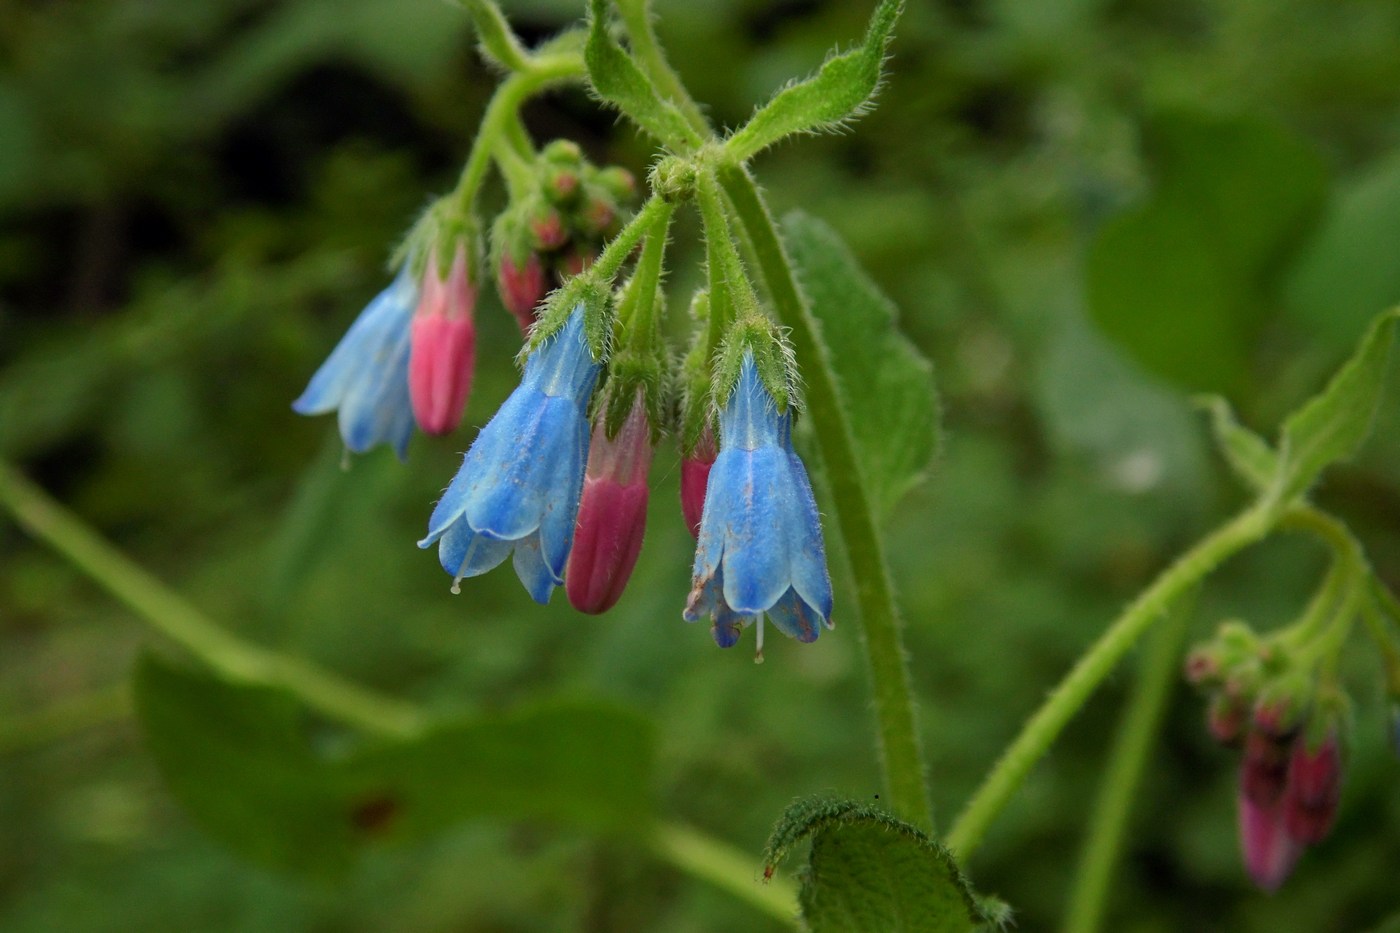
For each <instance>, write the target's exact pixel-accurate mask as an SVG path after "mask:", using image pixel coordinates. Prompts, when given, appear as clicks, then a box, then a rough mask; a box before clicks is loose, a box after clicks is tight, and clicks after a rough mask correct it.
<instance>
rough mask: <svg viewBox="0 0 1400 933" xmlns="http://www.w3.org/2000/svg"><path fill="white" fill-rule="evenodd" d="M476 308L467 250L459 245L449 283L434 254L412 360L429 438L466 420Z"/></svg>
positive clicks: (411, 378)
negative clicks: (464, 416)
mask: <svg viewBox="0 0 1400 933" xmlns="http://www.w3.org/2000/svg"><path fill="white" fill-rule="evenodd" d="M475 306H476V286H475V284H473V282H472V281H471V279H470V273H469V270H468V259H467V250H466V246H465V245H464V244H459V245H458V246H457V250H456V253H455V254H454V256H453V259H452V265H451V267H450V268H449V269H448V272H447V277H446V278H443V277H442V269H441V266H440V265H439V263H438V256H437V250H436V249H434V250H433V251H432V253H431V254H430V255H429V256H428V263H427V265H426V267H425V268H424V270H423V288H422V297H421V298H420V299H419V302H418V310H417V313H415V314H414V316H413V326H412V336H411V338H410V340H411V345H410V346H411V348H410V351H409V359H408V391H409V397H410V398H411V400H412V402H413V417H414V419H415V420H416V421H417V422H418V426H419V427H420V428H422V429H423V430H424V431H425V432H427V433H428V434H447V433H448V432H450V431H451V430H452V429H453V428H455V427H456V426H457V424H458V422H460V421H461V420H462V412H463V410H464V409H465V408H466V405H467V396H468V395H469V394H470V393H471V385H472V371H473V369H474V368H475V365H476V324H475V322H474V321H473V319H472V310H473V309H474V308H475Z"/></svg>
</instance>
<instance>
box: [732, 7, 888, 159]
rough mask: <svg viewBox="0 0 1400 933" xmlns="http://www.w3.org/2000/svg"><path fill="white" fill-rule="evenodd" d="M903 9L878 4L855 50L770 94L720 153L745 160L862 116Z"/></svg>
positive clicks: (837, 56) (832, 58) (832, 59)
mask: <svg viewBox="0 0 1400 933" xmlns="http://www.w3.org/2000/svg"><path fill="white" fill-rule="evenodd" d="M903 7H904V4H903V0H882V2H881V3H880V5H879V6H878V7H876V8H875V13H874V14H873V15H872V16H871V18H870V27H869V28H868V29H867V30H866V33H865V41H864V42H862V43H861V45H860V46H859V47H858V48H855V49H852V50H851V51H849V52H843V53H840V54H833V55H831V56H830V57H829V58H827V60H826V62H825V63H823V64H822V66H821V68H820V69H818V70H817V73H816V74H814V75H812V76H811V77H810V78H808V79H807V80H805V81H799V82H797V83H795V84H790V85H788V86H787V87H785V88H783V89H782V90H780V91H779V92H778V93H777V94H775V95H773V98H772V99H771V100H769V101H768V103H766V104H764V105H763V106H762V107H760V108H759V110H758V112H757V113H755V114H754V115H753V116H752V117H751V118H750V119H749V122H748V123H746V124H744V125H743V126H742V127H740V128H739V129H738V130H736V131H735V132H734V134H733V135H732V136H730V137H729V139H728V140H727V141H726V142H725V144H724V145H725V150H726V151H727V152H728V153H729V154H730V155H731V156H733V157H734V158H735V159H737V160H739V161H741V162H742V161H746V160H748V159H751V158H753V156H754V155H756V154H757V153H759V152H761V151H762V150H764V149H766V148H768V147H769V146H771V145H773V144H774V143H776V142H778V141H779V140H781V139H783V138H785V137H788V136H791V135H793V134H795V133H818V132H823V131H829V130H833V129H837V128H839V127H841V126H843V125H844V124H846V123H847V122H849V121H850V120H852V119H854V118H855V117H858V116H860V115H861V114H862V113H864V112H865V111H866V109H867V108H868V107H869V106H870V101H871V99H872V98H873V97H874V96H875V92H876V91H877V90H878V89H879V86H880V73H881V69H882V67H883V65H884V62H885V47H886V46H887V45H888V44H889V41H890V37H891V35H892V34H893V33H894V24H895V22H896V21H897V20H898V19H899V14H900V11H901V10H902V9H903Z"/></svg>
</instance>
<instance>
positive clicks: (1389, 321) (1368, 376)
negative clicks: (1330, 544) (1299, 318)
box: [1276, 309, 1400, 502]
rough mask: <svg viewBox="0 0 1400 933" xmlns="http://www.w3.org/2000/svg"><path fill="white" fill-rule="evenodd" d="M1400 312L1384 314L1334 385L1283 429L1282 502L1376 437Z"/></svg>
mask: <svg viewBox="0 0 1400 933" xmlns="http://www.w3.org/2000/svg"><path fill="white" fill-rule="evenodd" d="M1398 318H1400V309H1392V310H1390V311H1386V312H1385V313H1383V314H1381V315H1380V316H1379V317H1377V318H1376V319H1375V320H1374V321H1372V323H1371V327H1370V329H1369V330H1367V331H1366V335H1365V336H1364V337H1362V338H1361V343H1360V344H1358V345H1357V348H1356V352H1355V353H1354V354H1352V357H1351V359H1349V360H1347V362H1346V363H1345V364H1344V365H1343V366H1342V368H1341V369H1340V370H1338V371H1337V374H1336V375H1335V376H1333V377H1332V381H1331V382H1329V383H1328V384H1327V387H1326V388H1325V389H1323V390H1322V391H1321V392H1320V393H1318V394H1317V395H1315V396H1313V397H1312V398H1311V399H1309V400H1308V402H1307V403H1306V404H1305V405H1303V407H1302V408H1299V409H1298V410H1297V411H1295V412H1294V413H1293V414H1291V415H1289V416H1288V419H1287V420H1286V421H1284V423H1283V431H1282V434H1281V435H1280V437H1279V446H1278V450H1279V453H1278V456H1279V462H1280V466H1279V471H1278V477H1277V479H1276V483H1277V487H1276V488H1277V491H1278V497H1279V500H1278V501H1280V502H1287V501H1288V500H1290V499H1292V498H1293V497H1294V496H1296V495H1299V494H1301V493H1303V492H1306V491H1307V488H1308V487H1309V486H1311V485H1312V484H1313V481H1314V480H1316V479H1317V477H1318V474H1320V473H1321V472H1322V471H1323V469H1324V468H1326V467H1327V465H1328V464H1330V463H1334V462H1336V461H1338V460H1345V459H1347V458H1349V457H1351V456H1352V455H1353V454H1354V453H1355V452H1356V450H1357V448H1359V447H1360V446H1361V444H1362V443H1363V442H1364V441H1365V440H1366V438H1367V436H1368V435H1370V433H1371V422H1372V420H1373V419H1374V417H1375V414H1376V405H1377V404H1378V403H1379V402H1380V395H1381V388H1382V385H1383V383H1384V381H1385V365H1386V360H1387V359H1388V358H1389V356H1390V345H1391V343H1392V342H1393V340H1394V337H1395V325H1396V320H1397V319H1398Z"/></svg>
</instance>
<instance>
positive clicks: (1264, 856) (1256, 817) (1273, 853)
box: [1239, 791, 1303, 892]
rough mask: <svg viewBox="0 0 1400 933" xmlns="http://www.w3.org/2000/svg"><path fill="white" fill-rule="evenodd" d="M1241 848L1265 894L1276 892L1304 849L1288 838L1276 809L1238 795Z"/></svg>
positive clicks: (1246, 867)
mask: <svg viewBox="0 0 1400 933" xmlns="http://www.w3.org/2000/svg"><path fill="white" fill-rule="evenodd" d="M1239 814H1240V849H1241V850H1242V852H1243V854H1244V867H1245V870H1246V871H1248V872H1249V877H1250V878H1252V879H1254V883H1255V884H1257V885H1258V886H1259V887H1260V888H1262V889H1263V890H1265V891H1271V892H1272V891H1277V890H1278V888H1279V885H1281V884H1283V882H1284V879H1286V878H1287V877H1288V876H1289V875H1290V874H1291V873H1292V871H1293V866H1294V865H1296V864H1297V863H1298V856H1300V855H1302V853H1303V846H1302V845H1301V844H1299V843H1298V842H1296V841H1295V840H1293V839H1292V838H1290V837H1289V835H1288V833H1287V832H1286V831H1285V830H1284V825H1283V820H1282V817H1281V815H1280V812H1279V809H1278V807H1277V806H1273V807H1270V806H1261V805H1260V804H1258V803H1255V802H1254V801H1253V800H1251V799H1250V798H1249V795H1248V794H1247V793H1244V792H1243V791H1241V792H1240V795H1239Z"/></svg>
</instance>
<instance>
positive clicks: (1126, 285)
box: [1086, 112, 1326, 392]
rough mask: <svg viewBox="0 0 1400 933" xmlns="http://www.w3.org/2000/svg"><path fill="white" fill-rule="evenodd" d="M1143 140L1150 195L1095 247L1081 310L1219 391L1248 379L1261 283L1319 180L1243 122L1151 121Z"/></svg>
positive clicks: (1318, 169)
mask: <svg viewBox="0 0 1400 933" xmlns="http://www.w3.org/2000/svg"><path fill="white" fill-rule="evenodd" d="M1148 140H1149V146H1150V148H1151V149H1152V150H1154V153H1155V162H1156V167H1157V185H1156V190H1155V191H1154V192H1153V194H1152V197H1151V198H1150V199H1149V200H1148V201H1147V202H1146V203H1144V204H1142V205H1140V206H1139V207H1136V208H1134V209H1132V210H1129V211H1127V212H1125V213H1123V214H1121V215H1119V216H1118V217H1116V218H1114V219H1112V220H1110V221H1108V222H1107V223H1106V224H1105V225H1104V226H1103V228H1102V229H1101V230H1100V231H1099V233H1098V235H1097V237H1096V238H1095V239H1094V242H1093V244H1092V245H1091V247H1090V250H1089V255H1088V260H1087V270H1086V272H1087V277H1088V296H1089V307H1090V311H1091V312H1092V316H1093V318H1094V320H1095V322H1096V323H1097V324H1098V325H1099V326H1100V327H1101V328H1102V329H1103V331H1104V333H1106V334H1108V335H1109V336H1110V337H1112V338H1113V339H1114V340H1116V341H1117V342H1119V343H1120V344H1122V345H1123V346H1124V347H1125V348H1127V349H1128V351H1129V352H1131V353H1132V354H1133V355H1134V356H1135V357H1136V358H1137V359H1139V360H1140V361H1141V362H1142V363H1143V364H1144V365H1145V366H1147V367H1148V368H1149V369H1151V370H1153V371H1155V372H1157V373H1159V374H1161V375H1163V376H1165V377H1167V378H1169V379H1172V380H1175V381H1177V382H1179V383H1182V384H1183V385H1186V386H1188V387H1189V388H1192V389H1197V390H1204V391H1226V392H1228V390H1229V389H1231V388H1232V387H1235V386H1236V385H1237V384H1239V383H1240V381H1241V380H1243V379H1244V377H1245V375H1246V374H1247V372H1248V366H1247V363H1248V354H1249V350H1250V347H1251V345H1252V339H1253V337H1254V334H1255V331H1256V329H1257V328H1258V326H1259V325H1260V323H1262V321H1263V319H1264V316H1265V315H1266V314H1267V313H1268V310H1269V300H1268V297H1269V287H1270V275H1271V274H1272V273H1273V272H1274V271H1275V268H1276V266H1277V264H1278V263H1279V262H1280V261H1281V260H1282V259H1283V258H1284V257H1285V255H1286V253H1287V251H1288V249H1289V248H1290V246H1291V245H1292V244H1293V242H1294V240H1295V239H1296V238H1297V236H1298V235H1299V234H1300V232H1301V231H1302V230H1303V228H1304V226H1305V224H1306V223H1307V222H1308V221H1309V219H1310V218H1311V217H1312V215H1313V214H1314V211H1315V209H1316V207H1317V206H1318V204H1319V203H1320V201H1321V199H1322V197H1323V194H1324V192H1325V185H1326V177H1325V174H1324V172H1323V168H1322V165H1321V163H1320V162H1319V160H1318V158H1317V156H1316V155H1315V154H1314V153H1313V151H1312V150H1311V149H1310V148H1309V147H1308V146H1306V145H1305V144H1304V143H1303V142H1301V141H1300V140H1298V139H1296V138H1294V137H1293V136H1291V135H1289V134H1287V133H1285V132H1284V131H1283V130H1281V129H1278V128H1276V127H1273V126H1271V125H1268V124H1264V123H1260V122H1257V121H1254V120H1252V119H1244V118H1240V119H1236V120H1229V121H1226V120H1218V119H1212V118H1207V117H1204V116H1201V115H1196V114H1189V113H1185V112H1179V113H1175V114H1172V115H1169V116H1164V117H1161V118H1159V119H1158V120H1157V121H1155V123H1154V124H1153V125H1152V127H1151V128H1150V131H1149V136H1148Z"/></svg>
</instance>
